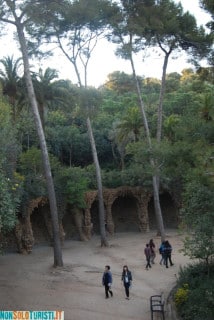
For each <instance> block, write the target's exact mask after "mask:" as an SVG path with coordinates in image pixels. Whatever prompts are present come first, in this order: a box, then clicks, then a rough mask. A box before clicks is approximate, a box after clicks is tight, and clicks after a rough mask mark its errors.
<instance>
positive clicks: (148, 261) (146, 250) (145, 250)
mask: <svg viewBox="0 0 214 320" xmlns="http://www.w3.org/2000/svg"><path fill="white" fill-rule="evenodd" d="M144 254H145V256H146V261H147V264H146V270H149V269H148V268H151V267H152V266H151V264H150V259H151V249H150V247H149V244H148V243H147V244H146V247H145V249H144Z"/></svg>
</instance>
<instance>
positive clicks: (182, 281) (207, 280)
mask: <svg viewBox="0 0 214 320" xmlns="http://www.w3.org/2000/svg"><path fill="white" fill-rule="evenodd" d="M178 286H179V288H178V289H177V290H176V292H175V296H174V297H175V304H176V307H177V310H178V314H179V316H180V318H181V319H183V320H191V319H194V320H201V319H206V320H212V319H213V310H214V298H213V297H214V265H213V264H212V265H211V268H210V274H209V275H208V273H207V268H206V265H204V264H201V263H200V264H194V265H189V266H187V267H185V268H184V269H181V270H180V272H179V281H178Z"/></svg>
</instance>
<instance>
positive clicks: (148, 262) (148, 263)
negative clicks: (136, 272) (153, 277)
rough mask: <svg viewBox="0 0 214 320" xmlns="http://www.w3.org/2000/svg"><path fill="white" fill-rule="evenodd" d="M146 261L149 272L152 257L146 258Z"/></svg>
mask: <svg viewBox="0 0 214 320" xmlns="http://www.w3.org/2000/svg"><path fill="white" fill-rule="evenodd" d="M146 261H147V264H146V269H147V270H148V267H149V268H151V267H152V266H151V264H150V257H146Z"/></svg>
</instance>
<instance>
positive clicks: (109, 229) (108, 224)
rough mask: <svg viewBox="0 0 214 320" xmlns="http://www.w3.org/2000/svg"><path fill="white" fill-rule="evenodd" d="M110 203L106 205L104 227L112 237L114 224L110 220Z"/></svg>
mask: <svg viewBox="0 0 214 320" xmlns="http://www.w3.org/2000/svg"><path fill="white" fill-rule="evenodd" d="M111 206H112V203H107V204H106V227H107V231H108V232H109V233H110V234H111V235H113V234H114V223H113V220H112V212H111Z"/></svg>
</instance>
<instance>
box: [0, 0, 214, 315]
mask: <svg viewBox="0 0 214 320" xmlns="http://www.w3.org/2000/svg"><path fill="white" fill-rule="evenodd" d="M87 2H88V1H86V0H80V1H64V0H63V1H57V0H56V1H45V0H43V1H39V0H38V1H18V0H13V1H12V0H11V1H9V0H5V1H0V21H1V28H3V26H5V25H6V26H7V25H8V24H13V25H14V26H15V27H16V30H17V39H18V41H19V46H20V48H21V53H20V58H15V57H14V56H13V55H8V56H6V57H2V58H1V60H0V84H1V88H0V90H1V92H0V231H1V232H6V231H8V230H12V229H13V227H14V225H15V223H16V221H17V218H18V216H20V215H25V210H26V203H27V202H28V201H29V200H30V199H35V198H37V197H40V196H45V197H48V198H49V200H50V204H51V199H52V200H53V206H52V209H51V210H52V211H53V213H54V214H53V220H54V219H55V222H56V224H55V231H56V233H55V236H56V238H57V237H58V234H57V232H58V225H57V217H58V215H59V216H62V215H63V212H61V211H60V210H59V206H58V208H56V210H55V207H54V205H55V204H56V206H57V205H58V203H61V202H64V203H66V204H69V205H71V206H72V207H74V208H84V207H85V202H84V194H85V192H86V191H89V190H94V189H97V188H98V187H100V188H101V189H100V190H101V193H100V196H101V195H102V188H116V187H119V186H142V187H144V188H145V189H147V190H150V191H152V192H154V195H155V194H156V197H154V198H155V199H156V210H157V218H158V219H160V218H161V219H162V215H161V208H159V207H158V206H159V205H160V203H159V199H158V195H159V190H160V189H164V190H170V191H173V192H175V193H176V194H177V195H178V197H180V201H181V203H182V210H181V219H182V227H183V228H186V229H187V230H188V231H189V237H188V238H187V239H186V240H185V243H184V251H185V253H186V254H188V255H190V257H191V258H198V259H200V261H202V260H203V261H204V262H205V265H206V271H203V272H205V273H206V272H207V276H208V277H211V275H212V281H213V270H212V268H213V266H212V263H213V260H212V259H213V254H214V243H213V238H214V227H213V225H214V223H213V222H214V200H213V199H214V148H213V146H214V51H213V31H214V26H213V15H214V8H213V4H212V2H210V1H200V3H201V6H202V7H203V8H204V10H207V11H208V12H209V13H210V14H211V16H212V20H211V21H210V22H209V23H208V25H207V28H208V29H207V30H205V29H204V28H203V27H202V26H197V21H196V20H195V18H194V16H192V15H191V14H190V13H189V12H187V13H186V12H184V11H183V9H182V6H181V4H175V3H174V2H173V1H170V0H162V1H137V0H136V1H134V0H133V1H122V0H121V1H117V2H113V1H107V0H105V1H104V0H103V1H99V0H93V1H90V6H89V7H87V8H88V10H85V8H86V6H87V4H88V3H87ZM11 17H13V19H12V18H11ZM11 21H13V22H11ZM23 35H24V36H23ZM22 36H23V37H22ZM101 37H106V38H107V39H108V40H109V41H112V42H114V43H117V44H118V50H117V54H118V55H120V56H122V57H123V58H124V59H127V60H130V63H131V65H132V70H133V75H129V74H126V73H124V72H121V71H120V70H116V71H115V72H113V73H111V74H109V76H108V81H107V82H106V83H104V84H103V85H102V86H100V87H99V88H93V87H90V86H88V85H87V67H88V63H89V62H90V57H91V55H92V54H93V49H94V47H95V46H96V42H97V41H99V38H101ZM47 42H52V43H55V44H56V45H57V46H59V48H60V49H61V50H62V52H63V53H64V54H65V55H66V57H67V58H68V63H71V64H72V65H73V67H74V70H75V71H76V76H77V84H76V82H75V81H72V79H71V80H64V79H59V78H58V71H57V70H54V69H51V68H49V67H47V68H46V69H45V70H42V69H39V70H38V72H31V70H30V64H31V62H30V61H31V58H32V57H34V59H41V58H42V57H44V56H46V55H47V54H50V52H47V50H46V51H45V49H44V48H45V43H47ZM157 46H159V48H160V49H161V50H162V51H163V53H164V59H163V75H162V79H161V80H160V79H156V78H149V77H147V78H145V77H144V76H143V75H139V70H136V69H135V65H134V62H133V59H132V57H133V55H134V54H135V53H136V52H139V51H141V50H144V49H145V48H147V47H157ZM47 48H48V46H47ZM66 50H67V51H66ZM176 50H177V51H178V50H180V51H181V50H184V51H186V52H187V53H188V54H189V58H190V59H191V61H192V63H193V67H192V68H190V69H184V70H183V71H182V72H181V74H178V73H167V64H168V58H169V55H170V54H171V53H172V52H174V51H176ZM201 59H206V60H207V63H208V64H207V67H206V68H205V67H201V66H200V60H201ZM175 63H176V62H175ZM81 68H83V70H84V73H83V74H84V75H83V78H81V73H80V69H81ZM34 98H35V99H34ZM35 124H36V125H35ZM49 168H50V169H51V172H49V171H48V170H49ZM52 180H53V186H54V190H53V188H52ZM52 192H53V194H52ZM54 199H55V200H54ZM99 203H100V207H99V208H100V212H101V215H100V219H101V224H100V226H101V236H102V237H101V244H105V245H108V244H107V240H106V238H105V229H102V227H103V225H104V224H103V223H104V220H102V219H103V216H102V210H103V208H102V199H99ZM161 219H160V220H159V222H160V223H159V224H158V226H159V231H160V232H161V235H162V236H163V238H164V229H163V225H162V224H161V223H163V224H164V221H162V220H161ZM58 245H59V242H57V241H56V246H58ZM56 249H57V250H56V252H55V254H56V257H55V265H62V264H63V262H62V258H61V257H60V254H59V251H60V249H59V248H56ZM58 254H59V255H58ZM198 270H199V269H198ZM185 281H186V278H185ZM213 287H214V286H213ZM213 287H210V289H209V290H211V288H212V290H213ZM188 290H190V289H189V288H188ZM209 290H208V291H209ZM208 294H209V295H210V291H209V293H208ZM189 296H190V297H191V295H189ZM199 296H200V295H199ZM212 299H213V298H212ZM182 303H186V300H185V299H184V302H183V300H182V302H180V301H179V303H178V305H179V306H181V305H182ZM213 303H214V302H213V300H212V301H211V304H212V305H213ZM196 313H197V312H196ZM184 319H190V318H188V316H186V318H185V316H184ZM194 319H199V318H196V317H195V318H194ZM204 319H211V318H208V316H207V318H206V317H204Z"/></svg>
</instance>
